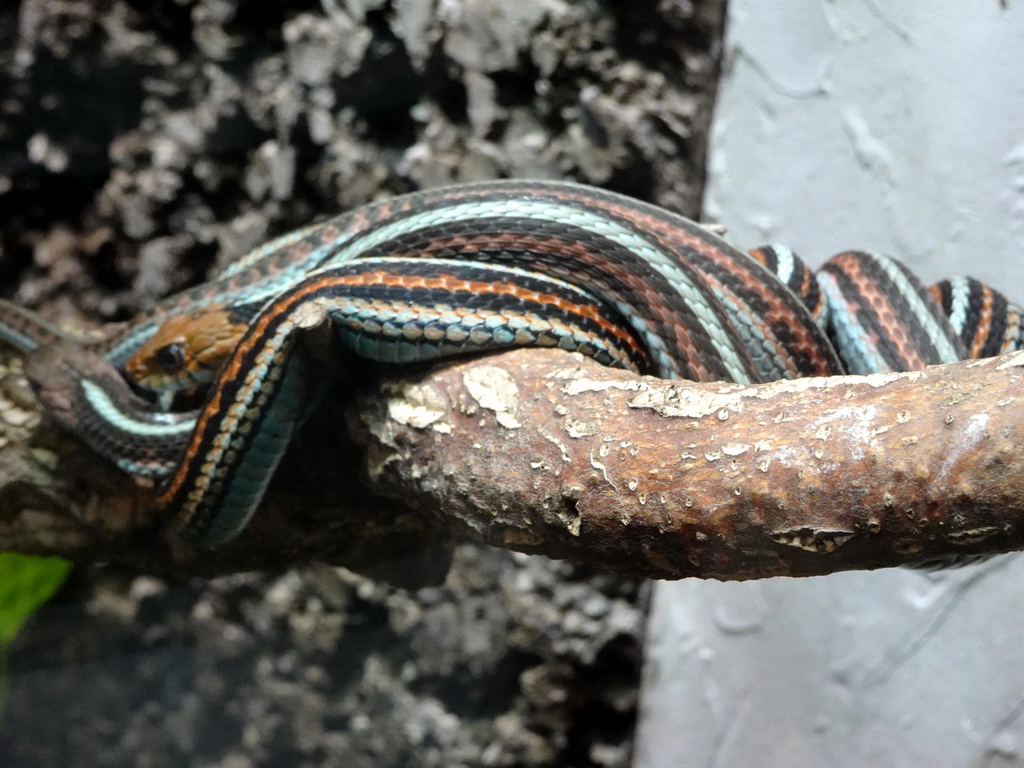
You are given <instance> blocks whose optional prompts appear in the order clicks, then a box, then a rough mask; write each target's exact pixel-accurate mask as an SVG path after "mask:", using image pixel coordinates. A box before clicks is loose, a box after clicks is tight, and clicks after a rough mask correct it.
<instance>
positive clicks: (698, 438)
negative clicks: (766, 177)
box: [0, 350, 1024, 583]
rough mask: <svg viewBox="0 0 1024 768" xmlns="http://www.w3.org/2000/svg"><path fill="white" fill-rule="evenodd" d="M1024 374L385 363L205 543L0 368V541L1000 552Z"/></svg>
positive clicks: (729, 568)
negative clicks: (244, 523) (703, 380)
mask: <svg viewBox="0 0 1024 768" xmlns="http://www.w3.org/2000/svg"><path fill="white" fill-rule="evenodd" d="M1022 377H1024V353H1017V354H1015V355H1009V356H1005V357H1003V358H995V359H992V360H985V361H972V362H967V363H960V364H957V365H952V366H940V367H935V368H931V369H928V370H926V371H923V372H917V373H910V374H893V375H875V376H869V377H837V378H832V379H803V380H799V381H794V382H776V383H772V384H766V385H760V386H754V387H749V386H739V385H732V384H695V383H691V382H670V381H662V380H658V379H651V378H642V377H638V376H635V375H633V374H630V373H628V372H624V371H616V370H611V369H607V368H603V367H601V366H599V365H597V364H595V363H592V362H591V361H589V360H584V359H581V358H576V357H570V356H567V355H566V354H565V353H562V352H558V351H548V350H522V351H517V352H510V353H506V354H502V355H495V356H492V357H488V358H482V359H474V360H469V361H462V362H458V363H453V364H449V365H446V366H439V367H435V368H432V369H430V370H426V371H409V370H404V371H400V372H399V373H398V374H397V375H395V376H390V377H386V378H382V379H381V380H380V381H377V382H372V383H370V384H369V385H367V386H366V387H365V388H364V389H363V391H362V392H361V393H360V394H359V395H358V396H356V397H352V396H351V394H350V393H346V392H340V391H339V392H338V393H337V396H336V397H335V398H334V402H333V404H332V405H331V406H330V407H329V408H328V409H325V412H324V413H323V414H318V416H317V417H316V418H314V419H312V420H311V422H310V424H308V425H307V427H306V428H304V430H303V432H302V434H301V435H300V438H299V440H298V441H297V445H296V446H295V450H294V451H292V452H290V454H289V456H288V457H287V458H286V460H285V463H284V464H283V465H282V467H281V469H280V470H279V471H278V473H277V478H276V479H275V482H274V483H273V485H272V488H271V492H270V493H269V494H268V497H267V500H266V502H265V504H264V505H263V507H262V508H261V510H260V511H259V512H258V513H257V515H256V518H255V519H254V521H253V524H252V525H250V527H249V529H247V530H246V532H245V533H244V534H243V535H242V536H241V537H240V538H239V539H238V540H236V541H235V542H232V543H231V544H230V545H228V546H226V547H223V548H221V549H218V550H216V551H213V552H210V551H203V550H197V549H194V548H191V547H188V546H186V545H184V544H182V543H180V542H176V541H175V540H173V539H170V538H168V537H165V536H163V535H162V534H161V533H160V528H159V525H160V521H159V520H158V519H156V518H155V515H154V511H153V507H152V495H151V493H150V492H149V491H148V490H147V489H139V488H136V487H135V486H133V485H132V484H131V483H130V482H128V481H127V480H126V478H124V477H122V476H120V475H119V474H118V473H117V472H115V471H113V470H110V469H108V468H106V467H103V466H99V462H98V461H96V460H95V459H94V458H93V457H92V456H91V454H89V453H88V452H87V451H85V450H84V449H83V448H80V447H78V446H76V445H74V444H72V441H71V440H70V439H68V438H64V437H63V436H62V435H57V434H55V433H54V432H53V430H52V429H48V428H47V427H46V425H45V422H40V421H39V420H38V419H37V418H36V417H35V416H34V415H33V414H32V413H31V399H30V398H25V397H24V393H23V391H21V390H19V388H18V386H17V381H18V375H17V372H16V370H14V371H10V372H8V374H7V375H6V376H5V377H4V379H3V383H4V385H3V389H2V391H3V392H4V393H6V399H4V400H3V401H0V416H2V417H3V422H4V423H5V424H6V427H5V429H6V432H5V439H6V444H5V445H4V446H3V448H2V449H0V461H2V464H0V466H2V475H0V549H14V550H19V551H25V552H35V553H47V554H61V555H64V556H66V557H72V558H75V559H104V560H116V561H119V562H123V563H127V564H130V565H132V566H133V567H137V568H142V569H145V570H150V571H158V572H171V573H180V574H204V575H211V574H215V573H223V572H229V571H232V570H243V569H252V568H268V567H278V566H283V565H289V564H294V563H297V562H304V561H308V560H323V561H326V562H329V563H332V564H337V565H346V566H348V567H351V568H353V569H355V570H363V571H368V572H371V573H373V574H374V575H378V576H381V577H384V578H392V579H404V580H405V581H406V583H423V582H429V581H436V580H437V579H439V578H441V577H442V576H443V574H444V571H445V569H446V567H447V552H448V546H449V542H450V540H451V538H452V537H453V536H455V535H468V536H470V537H473V538H476V539H479V540H482V541H485V542H487V543H490V544H493V545H495V546H501V547H507V548H511V549H516V550H520V551H525V552H534V553H541V554H546V555H548V556H551V557H555V558H570V559H574V560H578V561H585V562H588V563H591V564H594V565H598V566H601V567H604V568H607V569H610V570H613V571H616V572H619V573H625V574H631V575H639V576H648V577H654V578H682V577H686V576H699V577H713V578H721V579H744V578H759V577H766V576H779V575H788V576H797V575H812V574H824V573H829V572H833V571H839V570H849V569H858V568H878V567H884V566H894V565H901V564H908V563H916V562H922V561H929V560H934V559H937V558H944V557H950V556H962V555H969V554H978V553H996V552H1005V551H1010V550H1014V549H1020V548H1024V444H1022V443H1024V441H1022V440H1020V431H1021V427H1020V426H1019V422H1020V421H1021V419H1020V415H1021V411H1022V408H1024V398H1021V396H1020V393H1021V382H1022ZM19 392H20V394H18V393H19ZM12 393H14V394H13V395H12ZM14 422H20V424H18V423H14ZM342 425H347V429H345V428H343V426H342ZM381 564H387V565H389V566H393V568H392V569H391V570H390V572H383V571H382V569H381Z"/></svg>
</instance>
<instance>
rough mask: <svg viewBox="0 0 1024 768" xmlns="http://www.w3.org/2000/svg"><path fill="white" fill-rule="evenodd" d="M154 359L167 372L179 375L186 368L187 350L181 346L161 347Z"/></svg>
mask: <svg viewBox="0 0 1024 768" xmlns="http://www.w3.org/2000/svg"><path fill="white" fill-rule="evenodd" d="M153 359H154V360H155V361H156V364H157V365H159V366H160V367H161V368H163V369H164V371H165V372H167V373H177V372H178V371H180V370H181V369H182V368H184V367H185V348H184V347H183V346H182V345H181V344H168V345H167V346H166V347H160V349H158V350H157V351H156V354H154V355H153Z"/></svg>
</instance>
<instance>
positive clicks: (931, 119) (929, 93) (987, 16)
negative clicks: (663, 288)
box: [635, 0, 1024, 768]
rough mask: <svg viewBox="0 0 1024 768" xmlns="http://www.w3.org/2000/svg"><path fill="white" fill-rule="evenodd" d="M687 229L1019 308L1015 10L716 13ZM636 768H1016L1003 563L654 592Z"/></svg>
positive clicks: (1021, 76)
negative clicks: (713, 77)
mask: <svg viewBox="0 0 1024 768" xmlns="http://www.w3.org/2000/svg"><path fill="white" fill-rule="evenodd" d="M727 45H728V58H729V61H730V64H729V66H728V67H727V73H726V77H725V79H724V81H723V83H722V88H721V92H720V97H719V104H718V107H717V110H716V118H715V127H714V136H713V141H712V147H713V152H712V159H711V178H710V184H709V187H708V191H707V195H706V200H705V210H706V218H707V219H708V220H718V221H721V222H722V223H724V224H726V225H727V226H728V227H729V234H728V239H730V240H731V241H732V242H734V243H735V244H736V245H739V246H741V247H744V248H746V247H751V246H754V245H757V244H759V243H762V242H766V241H776V242H783V243H786V244H788V245H791V246H792V247H793V248H794V249H796V250H797V252H798V253H800V254H801V255H802V256H804V257H805V258H806V259H807V260H808V261H809V262H811V263H813V264H817V263H820V262H821V261H823V260H824V259H825V258H827V257H828V256H829V255H831V254H832V253H834V252H836V251H839V250H842V249H845V248H863V249H874V250H881V251H883V252H886V253H890V254H891V255H894V256H897V257H899V258H901V259H902V260H903V261H905V262H907V263H908V264H910V265H911V266H912V267H913V268H914V270H915V271H916V272H917V273H918V274H919V275H920V276H921V277H922V278H923V279H924V280H925V281H933V280H936V279H938V278H940V277H943V276H947V275H950V274H955V273H958V272H968V273H970V274H973V275H975V276H977V277H980V278H982V279H985V280H988V281H990V282H992V283H994V284H995V285H996V286H997V287H999V288H1000V289H1002V290H1004V291H1005V292H1006V293H1007V294H1009V295H1010V296H1011V297H1014V298H1016V299H1018V300H1019V301H1022V302H1024V258H1022V254H1024V4H1021V3H1019V2H1014V1H1013V0H1011V4H1010V8H1009V9H1005V10H1004V9H1001V8H1000V7H999V4H998V2H997V1H996V0H968V2H963V3H935V2H934V1H933V0H903V2H900V3H884V2H879V1H878V0H860V1H859V2H854V1H853V0H830V1H822V0H776V1H775V2H772V3H764V2H758V0H733V1H732V3H731V9H730V29H729V34H728V41H727ZM635 765H636V766H637V768H669V766H672V768H685V767H686V766H712V765H714V766H722V767H723V768H726V767H728V766H744V767H746V766H758V767H762V766H763V767H764V768H774V767H776V766H778V767H779V768H782V767H783V766H784V767H785V768H800V767H802V766H808V767H810V766H814V767H815V768H817V767H818V766H831V767H836V768H843V767H844V766H851V767H852V766H857V767H858V768H860V767H861V766H886V767H887V768H888V767H890V766H915V767H917V766H928V767H929V768H931V767H933V766H975V765H977V766H983V765H984V766H988V765H992V766H1015V765H1024V554H1022V555H1019V556H1018V555H1009V556H1004V557H1000V558H996V559H994V560H991V561H989V562H988V563H986V564H984V565H981V566H976V567H973V568H966V569H961V570H957V571H949V572H943V573H939V574H922V573H919V572H916V571H909V570H903V569H895V570H888V571H878V572H874V573H850V574H837V575H834V576H828V577H822V578H815V579H773V580H768V581H762V582H750V583H745V584H722V583H717V582H701V581H686V582H676V583H662V584H658V585H657V586H656V589H655V596H654V607H653V613H652V617H651V624H650V637H649V650H648V661H647V667H646V672H645V685H644V691H643V697H642V703H641V724H640V732H639V739H638V747H637V757H636V761H635Z"/></svg>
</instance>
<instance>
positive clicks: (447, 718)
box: [0, 0, 724, 768]
mask: <svg viewBox="0 0 1024 768" xmlns="http://www.w3.org/2000/svg"><path fill="white" fill-rule="evenodd" d="M723 18H724V2H722V1H721V0H714V1H712V2H699V3H696V2H695V3H690V2H687V0H638V1H637V2H626V1H625V0H622V1H621V2H613V1H612V0H605V1H604V2H598V0H590V1H588V2H567V1H564V0H516V1H515V2H506V1H505V0H321V2H285V1H284V0H261V2H243V1H242V0H156V1H155V2H142V1H141V0H22V1H21V2H12V3H4V4H3V5H2V6H0V294H2V295H3V296H5V297H7V298H13V299H15V300H17V301H18V302H20V303H22V304H24V305H27V306H31V307H34V308H37V309H39V310H40V311H41V312H43V313H44V314H46V315H47V316H48V317H50V318H53V319H55V320H57V321H59V322H61V323H65V324H67V325H71V326H75V327H93V326H95V325H96V324H100V323H104V322H115V321H123V320H127V319H129V318H130V317H131V316H132V315H133V314H134V313H135V312H137V311H139V310H140V309H143V308H145V307H147V306H148V305H149V304H150V303H152V302H153V301H154V300H155V299H157V298H159V297H161V296H164V295H166V294H168V293H170V292H173V291H175V290H178V289H181V288H183V287H186V286H188V285H192V284H194V283H196V282H198V281H201V280H203V279H205V278H206V277H207V276H208V275H209V274H211V271H212V270H214V269H216V268H218V267H221V266H223V265H225V264H227V263H228V262H229V261H231V260H232V259H234V258H236V257H237V256H239V255H241V254H242V253H244V252H245V251H246V250H248V249H249V248H251V247H252V246H255V245H257V244H259V243H260V242H262V241H263V240H265V239H267V238H269V237H271V236H273V235H276V234H280V233H282V232H285V231H287V230H289V229H291V228H294V227H297V226H300V225H302V224H306V223H309V222H311V221H313V220H315V219H317V218H323V217H326V216H329V215H331V214H333V213H336V212H339V211H341V210H343V209H346V208H349V207H351V206H354V205H358V204H360V203H362V202H365V201H367V200H370V199H374V198H377V197H381V196H386V195H391V194H395V193H400V192H405V191H409V190H413V189H418V188H423V187H430V186H437V185H440V184H446V183H451V182H461V181H472V180H479V179H491V178H503V177H514V178H523V177H544V178H565V179H576V180H579V181H584V182H588V183H592V184H596V185H600V186H603V187H606V188H609V189H613V190H616V191H619V192H624V193H627V194H630V195H634V196H636V197H640V198H643V199H646V200H651V201H654V202H657V203H659V204H661V205H664V206H666V207H668V208H671V209H674V210H677V211H680V212H682V213H685V214H688V215H691V216H695V215H697V214H698V213H699V211H698V205H699V201H700V199H701V195H702V191H703V179H704V154H705V145H706V141H707V131H708V124H709V121H710V113H711V108H712V101H713V97H714V88H715V84H716V81H717V77H718V73H719V68H720V65H721V55H722V50H721V41H722V33H723V29H722V26H723ZM645 594H646V588H645V586H644V585H642V584H639V583H636V582H631V581H627V580H623V579H619V578H616V577H610V576H603V575H598V574H594V573H593V572H592V571H590V570H588V569H586V568H583V567H578V566H574V565H570V564H566V563H555V562H551V561H547V560H544V559H541V558H533V557H526V556H520V555H514V554H511V553H508V552H503V551H497V550H492V549H487V548H483V547H479V546H475V545H468V544H466V545H462V546H460V547H459V548H458V549H457V551H456V553H455V557H454V562H453V565H452V567H451V570H450V572H449V575H448V578H447V580H446V581H445V582H444V583H443V584H441V585H438V586H424V587H421V588H418V589H409V588H397V587H393V586H390V585H388V584H386V583H383V582H374V581H371V580H369V579H366V578H364V577H360V576H357V575H354V574H351V573H348V572H346V571H343V570H339V569H332V568H327V567H326V566H321V565H316V564H307V565H302V566H299V567H297V568H296V569H295V570H293V571H289V572H286V573H261V574H240V575H236V576H231V577H224V578H220V579H217V580H214V581H210V582H207V581H202V580H195V581H191V582H188V583H173V582H170V581H167V580H163V579H158V578H156V577H153V576H151V575H146V574H136V573H125V572H121V571H116V570H113V569H109V568H106V569H105V568H102V567H99V566H81V567H79V568H78V569H76V571H75V572H74V574H73V576H72V578H71V580H70V581H69V583H68V584H67V586H66V587H65V588H64V590H63V591H62V592H61V593H60V594H59V595H58V596H57V598H56V599H55V600H54V601H53V602H52V603H51V604H49V605H48V606H47V607H46V608H45V609H43V610H42V611H41V612H40V613H39V614H37V615H36V616H35V617H34V618H33V619H32V620H31V622H30V623H29V625H28V626H27V627H26V629H25V630H24V631H23V632H22V633H21V634H20V635H19V637H18V638H17V640H16V641H15V643H14V644H13V646H12V647H11V648H10V649H9V652H8V654H7V658H6V667H7V673H6V679H5V690H4V710H3V717H2V721H0V766H8V765H11V766H15V765H16V766H46V767H47V768H49V767H50V766H55V765H64V766H142V767H143V768H162V767H163V766H183V765H190V766H223V768H247V767H248V766H285V765H287V766H295V765H316V766H346V767H347V768H360V767H362V766H366V768H370V767H371V766H372V767H375V768H376V767H379V766H453V767H454V766H481V765H487V766H492V765H493V766H616V767H621V768H625V766H627V765H628V764H629V760H630V754H631V748H632V734H633V728H634V725H635V716H636V700H637V689H638V685H639V676H640V661H641V653H642V628H643V617H644V612H645V604H644V597H645Z"/></svg>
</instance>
